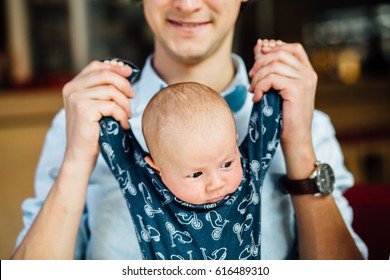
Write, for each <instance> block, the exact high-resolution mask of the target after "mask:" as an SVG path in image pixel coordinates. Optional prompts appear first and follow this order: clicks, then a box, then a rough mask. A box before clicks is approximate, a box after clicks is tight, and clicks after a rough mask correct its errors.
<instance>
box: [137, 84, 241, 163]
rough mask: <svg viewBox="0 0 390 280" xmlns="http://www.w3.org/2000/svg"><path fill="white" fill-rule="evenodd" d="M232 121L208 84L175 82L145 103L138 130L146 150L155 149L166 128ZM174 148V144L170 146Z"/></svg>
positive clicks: (154, 151)
mask: <svg viewBox="0 0 390 280" xmlns="http://www.w3.org/2000/svg"><path fill="white" fill-rule="evenodd" d="M221 119H222V121H223V122H229V121H233V122H234V118H233V114H232V112H231V110H230V108H229V106H228V104H227V103H226V101H225V99H224V98H223V97H222V96H221V95H220V94H218V93H217V92H216V91H214V90H212V89H211V88H209V87H207V86H205V85H202V84H199V83H195V82H185V83H177V84H173V85H170V86H167V87H166V88H164V89H162V90H160V91H159V92H158V93H157V94H156V95H155V96H154V97H153V98H152V99H151V100H150V102H149V103H148V105H147V106H146V108H145V111H144V114H143V117H142V132H143V134H144V137H145V142H146V145H147V147H148V149H149V152H150V154H151V155H152V156H153V155H156V154H158V153H159V149H160V144H161V143H162V141H164V140H166V138H167V137H169V135H170V131H171V132H172V131H176V130H178V129H187V131H188V129H191V130H193V133H197V131H199V130H204V129H208V128H209V127H210V125H213V123H218V124H221ZM173 149H174V148H173Z"/></svg>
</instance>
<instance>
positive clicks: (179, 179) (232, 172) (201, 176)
mask: <svg viewBox="0 0 390 280" xmlns="http://www.w3.org/2000/svg"><path fill="white" fill-rule="evenodd" d="M173 139H174V141H173V142H172V143H171V144H170V146H171V149H172V151H171V153H170V156H169V157H167V159H166V160H164V162H163V163H162V164H161V166H159V169H160V176H161V179H162V181H163V182H164V184H165V185H166V186H167V187H168V188H169V190H170V191H171V192H172V193H173V194H174V195H175V196H176V197H178V198H179V199H181V200H183V201H186V202H189V203H192V204H203V203H215V202H217V201H219V200H221V199H223V198H224V197H225V196H227V195H228V194H231V193H233V192H234V191H236V189H237V188H238V186H239V185H240V182H241V180H242V176H243V171H242V166H241V159H240V152H239V150H238V146H237V134H236V133H235V128H234V127H226V126H225V127H223V128H222V129H219V131H218V132H216V131H213V132H212V133H207V129H206V130H204V132H203V133H201V134H194V133H192V134H191V133H181V134H180V133H177V135H175V137H173Z"/></svg>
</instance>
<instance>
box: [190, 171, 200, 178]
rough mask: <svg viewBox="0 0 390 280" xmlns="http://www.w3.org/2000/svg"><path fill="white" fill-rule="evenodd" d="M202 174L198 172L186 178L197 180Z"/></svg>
mask: <svg viewBox="0 0 390 280" xmlns="http://www.w3.org/2000/svg"><path fill="white" fill-rule="evenodd" d="M202 174H203V173H202V172H200V171H199V172H195V173H192V174H190V175H188V177H190V178H198V177H199V176H201V175H202Z"/></svg>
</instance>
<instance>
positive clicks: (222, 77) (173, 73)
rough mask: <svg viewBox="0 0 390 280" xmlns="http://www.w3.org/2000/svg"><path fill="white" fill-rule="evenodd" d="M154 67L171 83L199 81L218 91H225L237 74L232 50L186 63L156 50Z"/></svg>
mask: <svg viewBox="0 0 390 280" xmlns="http://www.w3.org/2000/svg"><path fill="white" fill-rule="evenodd" d="M152 63H153V67H154V69H155V70H156V72H157V73H158V74H159V76H160V77H161V78H162V79H163V80H164V81H165V82H166V83H167V84H168V85H169V84H174V83H178V82H187V81H191V82H198V83H202V84H205V85H207V86H209V87H211V88H212V89H214V90H215V91H217V92H222V91H224V90H225V89H226V88H227V87H228V86H229V85H230V83H231V82H232V81H233V78H234V75H235V69H234V63H233V60H232V57H231V52H230V51H229V52H225V53H222V52H220V53H217V54H213V55H210V56H209V57H208V58H206V59H204V60H202V61H199V62H194V63H184V62H181V61H177V60H174V59H171V58H170V57H169V56H164V55H159V53H158V51H156V53H155V56H154V59H153V62H152Z"/></svg>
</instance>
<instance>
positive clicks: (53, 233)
mask: <svg viewBox="0 0 390 280" xmlns="http://www.w3.org/2000/svg"><path fill="white" fill-rule="evenodd" d="M88 174H89V173H88V171H86V170H84V168H83V166H82V165H81V166H80V165H78V164H74V163H73V162H71V161H66V160H65V161H64V164H63V165H62V167H61V170H60V173H59V175H58V178H57V180H56V182H55V183H54V186H53V187H52V189H51V190H50V192H49V194H48V196H47V198H46V200H45V202H44V204H43V206H42V208H41V210H40V212H39V214H38V216H37V217H36V219H35V221H34V223H33V225H32V226H31V228H30V230H29V231H28V233H27V235H26V236H25V238H24V239H23V241H22V242H21V243H20V245H19V246H18V247H17V248H16V250H15V251H14V253H13V255H12V257H11V258H12V259H73V257H74V250H75V244H76V238H77V233H78V229H79V225H80V220H81V216H82V213H83V209H84V201H85V194H86V188H87V185H88V179H89V176H88Z"/></svg>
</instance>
